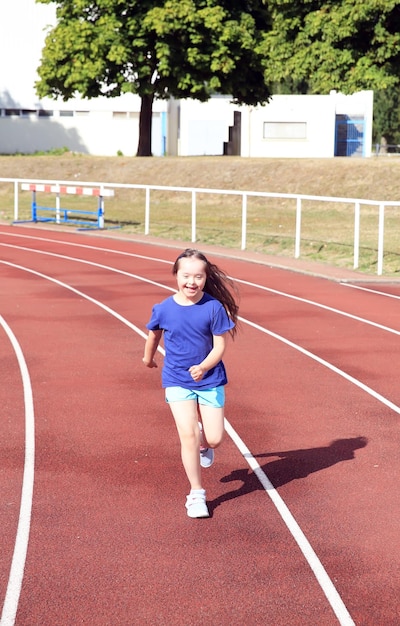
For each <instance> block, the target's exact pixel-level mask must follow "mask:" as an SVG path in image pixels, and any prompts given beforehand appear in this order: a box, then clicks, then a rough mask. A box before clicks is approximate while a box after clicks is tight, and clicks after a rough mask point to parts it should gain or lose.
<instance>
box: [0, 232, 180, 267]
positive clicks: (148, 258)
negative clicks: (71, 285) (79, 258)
mask: <svg viewBox="0 0 400 626" xmlns="http://www.w3.org/2000/svg"><path fill="white" fill-rule="evenodd" d="M0 234H1V235H5V236H6V237H19V238H20V239H33V240H34V241H46V243H55V244H57V245H58V244H60V246H71V247H73V248H85V249H86V250H97V251H100V252H110V253H112V254H120V255H122V256H127V257H135V258H137V259H144V260H145V261H157V263H166V264H167V265H172V264H173V262H172V261H166V260H164V259H160V258H159V257H151V256H145V255H143V254H136V253H134V252H125V251H123V250H114V249H113V248H101V247H100V246H90V245H88V244H84V243H76V242H73V241H62V240H61V239H60V240H58V239H50V238H49V237H35V236H33V235H21V234H17V233H5V232H4V231H0ZM122 241H124V240H122ZM125 242H126V240H125ZM129 243H131V242H129ZM135 243H136V244H138V243H139V242H135ZM1 245H8V244H4V243H2V244H1ZM143 245H148V244H146V243H145V242H144V244H143ZM10 247H11V248H12V247H14V246H11V245H10ZM15 247H16V248H18V247H20V246H15ZM21 247H23V246H21ZM26 250H30V251H31V252H37V250H33V249H32V248H26ZM48 254H51V253H50V252H49V253H48Z"/></svg>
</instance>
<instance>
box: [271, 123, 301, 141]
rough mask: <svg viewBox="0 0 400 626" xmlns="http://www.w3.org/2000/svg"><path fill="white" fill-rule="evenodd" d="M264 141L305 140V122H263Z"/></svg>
mask: <svg viewBox="0 0 400 626" xmlns="http://www.w3.org/2000/svg"><path fill="white" fill-rule="evenodd" d="M263 137H264V139H307V123H306V122H264V133H263Z"/></svg>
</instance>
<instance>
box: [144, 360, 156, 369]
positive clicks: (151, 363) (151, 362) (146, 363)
mask: <svg viewBox="0 0 400 626" xmlns="http://www.w3.org/2000/svg"><path fill="white" fill-rule="evenodd" d="M142 361H143V363H144V364H145V366H146V367H158V365H157V363H156V362H155V360H154V359H152V360H151V361H146V359H144V358H143V359H142Z"/></svg>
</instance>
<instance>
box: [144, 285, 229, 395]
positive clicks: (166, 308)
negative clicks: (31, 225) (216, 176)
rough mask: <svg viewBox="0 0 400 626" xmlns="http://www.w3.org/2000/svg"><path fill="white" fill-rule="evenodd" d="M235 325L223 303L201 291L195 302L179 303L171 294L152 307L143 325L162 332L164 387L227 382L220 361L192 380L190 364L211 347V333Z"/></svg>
mask: <svg viewBox="0 0 400 626" xmlns="http://www.w3.org/2000/svg"><path fill="white" fill-rule="evenodd" d="M233 327H234V323H233V322H232V320H231V319H230V318H229V317H228V315H227V313H226V311H225V309H224V307H223V306H222V304H221V303H220V302H219V301H218V300H216V299H215V298H213V297H212V296H210V295H209V294H208V293H204V294H203V297H202V298H201V300H200V301H199V302H197V303H196V304H190V305H188V306H182V305H181V304H178V303H177V302H175V300H174V297H173V296H170V297H169V298H167V299H166V300H164V301H163V302H161V303H160V304H156V305H154V307H153V311H152V314H151V318H150V321H149V323H148V324H146V328H148V329H149V330H163V331H164V347H165V359H164V366H163V370H162V386H163V387H176V386H178V387H183V388H185V389H210V388H211V387H218V386H219V385H226V383H227V382H228V381H227V378H226V372H225V367H224V364H223V362H222V361H220V362H219V363H217V365H216V366H215V367H213V368H212V369H210V370H209V371H208V372H206V374H205V375H204V378H203V379H202V380H199V381H198V382H196V381H194V380H193V378H192V377H191V375H190V373H189V371H188V370H189V367H191V366H192V365H198V364H199V363H201V362H202V361H203V360H204V359H205V358H206V356H207V355H208V354H209V353H210V352H211V350H212V348H213V335H223V334H224V333H226V332H228V331H229V330H230V329H231V328H233Z"/></svg>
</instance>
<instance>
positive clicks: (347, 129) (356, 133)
mask: <svg viewBox="0 0 400 626" xmlns="http://www.w3.org/2000/svg"><path fill="white" fill-rule="evenodd" d="M364 127H365V120H364V118H363V117H361V116H360V117H358V116H352V117H350V116H349V115H337V116H336V133H335V156H352V157H363V156H365V134H364Z"/></svg>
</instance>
